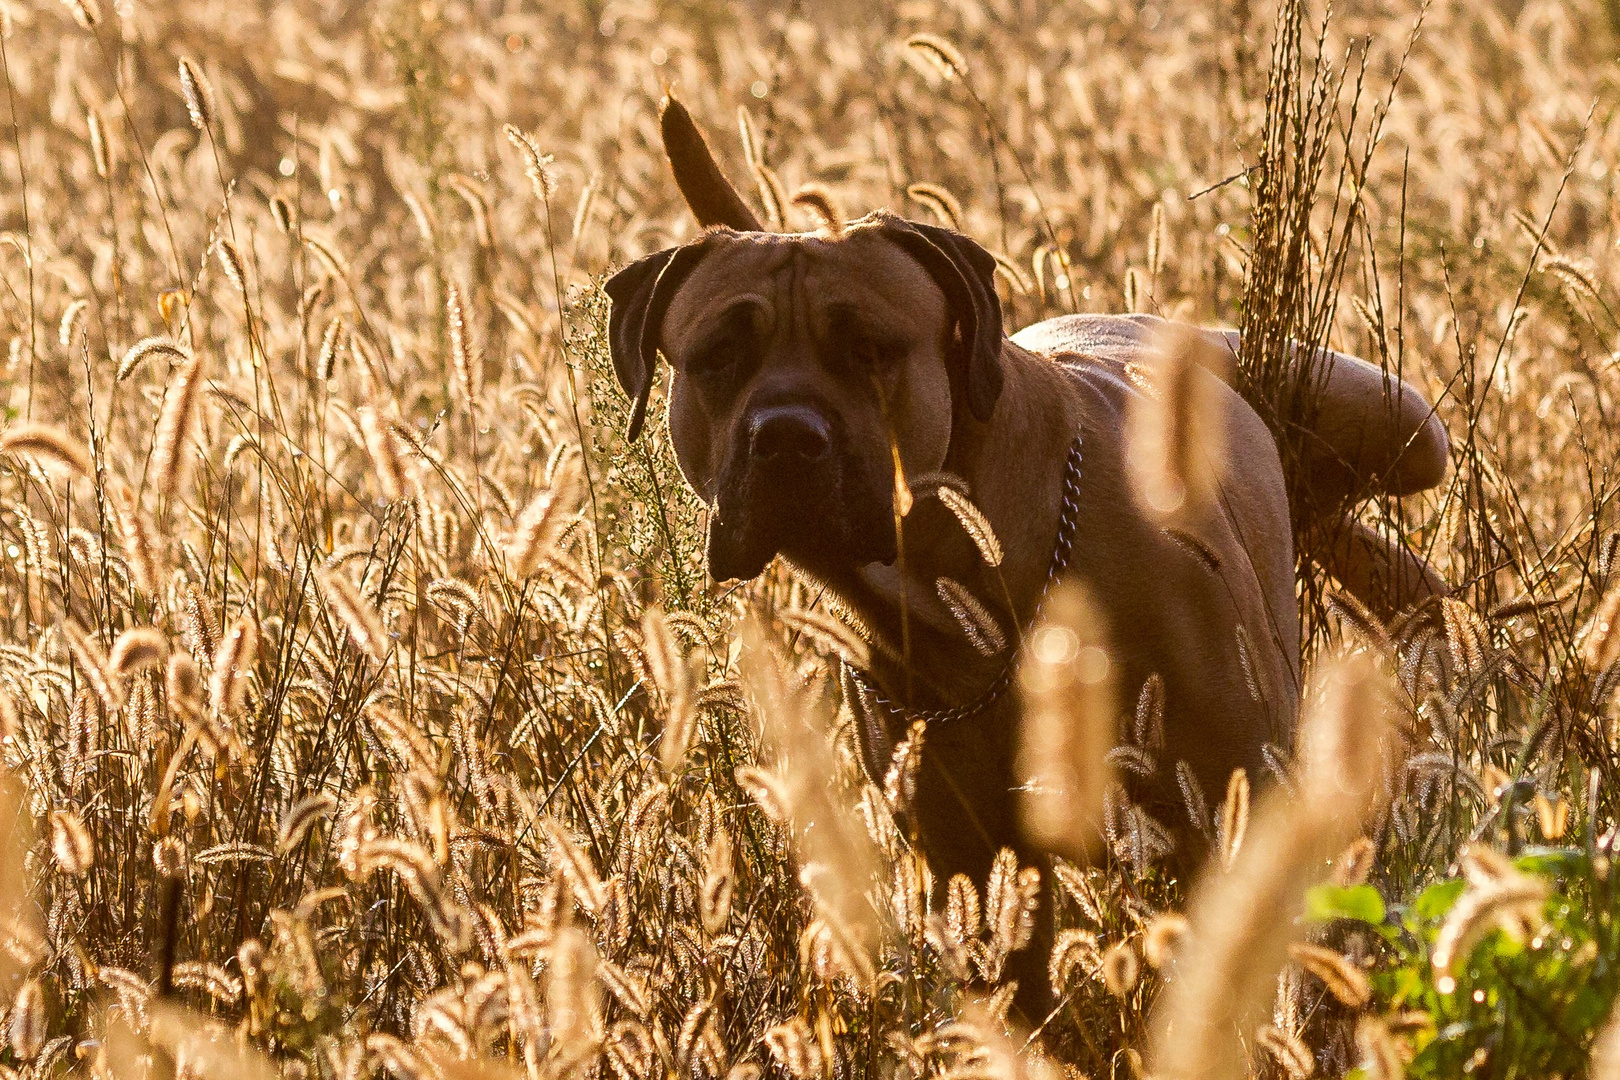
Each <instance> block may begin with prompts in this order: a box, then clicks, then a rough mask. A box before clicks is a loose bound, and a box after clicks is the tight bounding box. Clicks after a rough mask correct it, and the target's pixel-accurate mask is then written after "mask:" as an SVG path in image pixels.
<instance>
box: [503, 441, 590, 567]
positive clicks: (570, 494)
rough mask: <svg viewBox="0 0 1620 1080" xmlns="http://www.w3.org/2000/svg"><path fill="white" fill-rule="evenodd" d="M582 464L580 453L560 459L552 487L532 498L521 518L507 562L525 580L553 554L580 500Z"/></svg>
mask: <svg viewBox="0 0 1620 1080" xmlns="http://www.w3.org/2000/svg"><path fill="white" fill-rule="evenodd" d="M582 466H583V463H582V462H581V461H580V459H579V456H578V455H577V454H573V453H570V454H567V455H565V456H564V457H561V458H559V459H558V465H557V468H556V470H555V472H554V474H553V476H552V479H551V484H550V486H549V487H548V488H547V489H546V490H544V491H542V492H540V493H539V494H537V495H536V496H535V497H534V498H533V499H531V500H530V502H529V505H528V506H527V507H525V508H524V510H523V513H522V514H521V515H520V516H519V517H518V520H517V527H516V528H515V529H514V530H513V533H512V541H511V544H510V546H509V547H508V549H507V565H509V566H510V567H511V568H512V574H513V576H514V577H516V578H518V579H519V580H522V579H524V578H527V577H529V576H531V575H532V574H534V573H535V572H536V571H537V570H539V569H540V567H541V565H542V564H543V563H544V562H545V561H546V560H547V559H548V558H550V557H551V556H552V554H553V551H554V549H555V548H556V546H557V542H558V541H559V540H561V539H562V535H563V531H564V530H565V529H566V528H567V527H568V523H569V521H570V520H572V518H573V515H574V512H575V510H576V508H577V506H578V503H579V497H580V481H581V479H582Z"/></svg>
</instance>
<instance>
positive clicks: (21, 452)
mask: <svg viewBox="0 0 1620 1080" xmlns="http://www.w3.org/2000/svg"><path fill="white" fill-rule="evenodd" d="M0 454H16V455H17V456H19V457H25V458H28V459H30V460H32V461H35V462H38V463H39V464H40V465H43V466H46V467H47V468H49V469H51V470H53V471H55V472H57V473H59V474H62V475H66V476H72V477H78V478H80V479H83V478H85V477H88V476H90V475H91V474H93V473H94V472H95V466H94V465H93V464H92V463H91V461H90V453H89V451H87V450H85V448H84V444H82V443H80V442H79V441H78V440H76V439H74V438H73V437H72V436H70V435H69V434H68V433H67V432H65V431H63V430H62V429H61V428H59V427H53V426H52V425H50V424H35V423H28V422H26V421H25V422H23V423H20V424H13V425H12V426H11V427H9V428H7V429H6V430H5V432H4V433H0Z"/></svg>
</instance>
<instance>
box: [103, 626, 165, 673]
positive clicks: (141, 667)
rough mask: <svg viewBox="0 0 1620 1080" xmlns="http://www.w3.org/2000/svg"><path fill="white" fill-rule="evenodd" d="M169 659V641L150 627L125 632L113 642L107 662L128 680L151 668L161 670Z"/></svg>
mask: <svg viewBox="0 0 1620 1080" xmlns="http://www.w3.org/2000/svg"><path fill="white" fill-rule="evenodd" d="M168 659H169V639H168V638H166V637H164V636H163V634H162V633H160V632H159V631H157V630H154V629H153V628H151V627H149V626H138V627H134V628H132V629H129V630H125V631H124V632H123V633H122V634H119V635H118V640H117V641H115V642H113V647H112V652H111V653H109V654H108V657H107V661H108V663H109V664H110V665H111V667H112V669H113V671H115V672H117V673H118V674H119V676H121V677H122V678H124V679H128V678H130V677H131V676H133V675H134V674H136V673H137V672H140V671H145V670H147V669H149V668H161V667H163V665H164V664H165V663H167V662H168Z"/></svg>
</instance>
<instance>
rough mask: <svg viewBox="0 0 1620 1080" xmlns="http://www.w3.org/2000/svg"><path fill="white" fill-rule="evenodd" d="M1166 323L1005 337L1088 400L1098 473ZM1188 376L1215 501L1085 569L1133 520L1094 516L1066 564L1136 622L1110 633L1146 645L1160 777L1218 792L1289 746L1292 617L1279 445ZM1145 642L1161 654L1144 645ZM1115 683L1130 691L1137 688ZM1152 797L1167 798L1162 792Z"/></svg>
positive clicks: (1108, 322)
mask: <svg viewBox="0 0 1620 1080" xmlns="http://www.w3.org/2000/svg"><path fill="white" fill-rule="evenodd" d="M1164 325H1165V324H1164V322H1163V320H1160V319H1156V318H1153V317H1151V316H1118V315H1073V316H1065V317H1062V318H1058V319H1051V320H1048V321H1047V322H1043V323H1039V324H1037V325H1035V326H1032V327H1029V328H1027V329H1025V330H1024V331H1022V332H1020V333H1018V334H1016V335H1014V336H1013V338H1012V341H1013V343H1014V344H1016V345H1018V346H1020V347H1022V348H1024V349H1027V350H1029V351H1030V352H1034V353H1038V354H1041V355H1044V356H1047V357H1048V358H1050V359H1051V360H1052V361H1054V362H1055V363H1058V364H1061V365H1062V366H1063V367H1064V368H1066V369H1067V370H1068V372H1069V373H1070V374H1071V375H1072V376H1073V377H1074V379H1075V380H1076V383H1077V386H1078V387H1079V388H1080V390H1081V392H1082V397H1083V398H1084V399H1085V400H1086V401H1087V402H1088V403H1089V407H1088V408H1087V409H1086V410H1085V414H1086V416H1087V418H1088V419H1087V421H1086V423H1087V426H1088V428H1089V430H1086V431H1084V432H1083V433H1082V437H1083V439H1084V440H1085V444H1086V447H1087V450H1088V455H1087V458H1088V461H1090V462H1094V463H1096V465H1097V466H1099V467H1108V468H1122V467H1123V463H1124V460H1125V455H1126V445H1125V444H1126V423H1127V421H1126V417H1127V416H1128V414H1129V412H1130V410H1131V407H1132V399H1133V398H1136V397H1137V396H1138V395H1141V394H1142V393H1144V390H1143V388H1142V387H1141V386H1140V385H1139V380H1140V379H1141V378H1142V375H1141V372H1142V371H1143V369H1144V362H1145V361H1148V360H1149V359H1150V358H1151V356H1152V352H1153V350H1154V348H1155V343H1154V339H1155V335H1156V334H1158V333H1159V332H1160V330H1161V329H1162V328H1163V327H1164ZM1195 377H1197V378H1201V379H1206V380H1208V385H1207V386H1205V387H1203V388H1202V389H1203V390H1206V391H1208V394H1207V396H1208V398H1209V400H1210V401H1212V402H1213V403H1215V404H1216V406H1217V408H1218V410H1219V413H1220V415H1221V419H1222V421H1223V423H1224V431H1223V435H1224V439H1223V441H1224V444H1225V452H1224V458H1225V467H1224V469H1223V471H1222V475H1221V480H1220V482H1219V485H1218V494H1217V496H1216V498H1215V500H1214V502H1213V504H1212V505H1210V506H1209V507H1208V508H1207V509H1203V510H1200V509H1196V508H1192V507H1189V508H1188V509H1187V510H1186V511H1184V512H1178V513H1176V514H1173V515H1171V516H1170V517H1169V518H1168V519H1165V520H1163V521H1162V522H1160V525H1161V526H1162V527H1161V528H1159V529H1158V535H1157V536H1149V537H1147V538H1146V539H1144V538H1143V537H1142V536H1141V535H1140V534H1138V535H1137V536H1136V537H1134V538H1133V540H1132V543H1134V544H1135V545H1137V546H1139V547H1140V546H1143V545H1151V546H1152V547H1154V548H1157V549H1158V550H1156V551H1149V552H1134V553H1123V552H1121V553H1115V554H1110V555H1108V556H1105V557H1106V559H1107V562H1108V564H1109V565H1106V566H1104V565H1097V566H1092V567H1088V566H1087V563H1088V562H1091V561H1093V560H1095V559H1096V558H1097V556H1100V555H1103V553H1104V552H1107V551H1108V550H1109V548H1110V545H1111V544H1112V543H1113V542H1114V541H1115V540H1116V539H1117V538H1118V536H1119V532H1120V528H1119V525H1120V521H1121V519H1122V518H1124V517H1125V516H1127V515H1129V516H1130V517H1132V518H1134V517H1136V516H1137V514H1138V511H1137V509H1136V507H1134V506H1113V507H1107V508H1099V512H1098V513H1096V515H1095V517H1096V518H1097V520H1094V521H1092V522H1089V523H1088V525H1087V528H1088V529H1089V530H1091V531H1093V532H1094V536H1093V538H1092V542H1091V543H1092V547H1093V551H1092V558H1091V559H1088V557H1087V554H1086V552H1085V549H1084V545H1083V546H1082V547H1081V549H1080V550H1079V551H1078V552H1077V556H1076V560H1075V565H1076V569H1077V571H1078V572H1079V573H1080V574H1081V575H1082V577H1083V578H1086V579H1089V580H1088V584H1090V585H1091V586H1092V587H1093V589H1097V590H1101V591H1102V592H1103V593H1104V596H1103V599H1104V603H1105V606H1106V607H1111V608H1114V609H1115V610H1114V611H1113V612H1111V616H1112V618H1113V619H1114V620H1115V621H1127V620H1128V621H1130V622H1132V623H1134V624H1135V625H1131V626H1129V627H1128V628H1127V627H1120V629H1121V630H1128V632H1127V633H1124V634H1122V635H1120V636H1121V637H1122V638H1123V639H1127V640H1134V641H1138V642H1143V643H1147V644H1148V646H1149V647H1148V648H1147V649H1146V650H1144V651H1146V652H1147V653H1148V655H1144V656H1142V657H1140V658H1137V659H1136V662H1134V663H1132V662H1130V661H1129V660H1127V663H1126V664H1125V665H1124V666H1125V667H1126V668H1127V669H1130V668H1138V669H1139V670H1145V671H1146V672H1147V673H1148V674H1157V675H1159V676H1160V677H1161V678H1162V679H1164V680H1165V682H1166V684H1167V685H1166V688H1167V690H1169V691H1170V693H1169V694H1168V701H1169V703H1170V712H1169V713H1168V714H1167V715H1166V717H1165V733H1164V734H1165V740H1166V745H1165V747H1164V755H1165V756H1166V758H1167V759H1168V760H1166V761H1165V762H1164V763H1163V764H1164V771H1166V772H1169V771H1170V770H1172V769H1173V768H1174V763H1175V762H1176V761H1177V760H1186V761H1188V762H1189V763H1191V764H1193V765H1194V767H1195V771H1196V772H1197V773H1198V774H1199V780H1200V781H1201V783H1202V784H1203V786H1204V787H1205V788H1206V789H1209V788H1211V787H1213V788H1214V790H1215V791H1216V792H1218V791H1220V790H1222V789H1224V786H1225V782H1226V778H1227V776H1228V775H1229V773H1230V771H1231V769H1232V768H1235V767H1244V768H1246V769H1249V770H1250V771H1251V772H1253V771H1254V770H1255V769H1256V768H1257V767H1258V766H1259V764H1260V758H1261V755H1260V750H1261V747H1262V746H1263V745H1264V743H1265V742H1267V741H1270V742H1273V743H1275V744H1277V745H1278V746H1279V747H1280V748H1286V746H1287V745H1288V743H1289V741H1290V740H1291V738H1292V733H1293V726H1294V721H1295V718H1296V715H1297V711H1298V698H1299V616H1298V609H1297V604H1296V601H1295V593H1294V559H1293V535H1292V529H1291V525H1290V521H1289V513H1288V495H1287V487H1286V484H1285V482H1284V477H1283V470H1282V465H1281V462H1280V460H1279V458H1278V454H1277V449H1276V445H1275V443H1274V441H1273V439H1272V437H1271V434H1270V432H1269V430H1268V429H1267V428H1266V426H1265V424H1264V423H1263V422H1262V421H1261V419H1260V417H1259V415H1258V414H1257V413H1255V411H1254V410H1253V409H1252V408H1250V407H1249V406H1248V405H1247V404H1246V403H1245V402H1244V401H1243V399H1242V398H1241V397H1239V396H1238V395H1237V393H1236V392H1235V391H1233V390H1232V389H1231V388H1230V387H1229V386H1227V385H1226V384H1225V383H1224V382H1222V381H1221V380H1220V379H1219V378H1218V377H1217V376H1216V375H1215V374H1213V373H1210V372H1205V371H1202V370H1200V371H1199V372H1197V373H1196V374H1195ZM1110 489H1111V490H1113V491H1116V492H1123V491H1126V490H1128V486H1127V485H1124V484H1123V483H1122V484H1120V485H1119V486H1114V485H1110ZM1117 498H1118V497H1117V496H1116V500H1117ZM1132 554H1134V555H1136V557H1137V559H1132V558H1131V555H1132ZM1137 560H1140V562H1141V565H1142V566H1143V568H1144V573H1143V576H1142V578H1141V579H1139V580H1131V578H1132V577H1134V575H1130V574H1122V573H1121V572H1120V571H1121V570H1122V569H1123V567H1122V566H1121V563H1124V564H1125V565H1129V564H1130V562H1132V561H1137ZM1150 598H1152V599H1151V601H1150ZM1150 608H1151V609H1152V610H1151V615H1150V614H1149V609H1150ZM1147 617H1150V618H1153V619H1156V620H1158V621H1160V622H1163V623H1167V624H1169V625H1166V626H1165V627H1164V628H1163V629H1164V633H1162V634H1157V633H1155V634H1149V633H1144V632H1143V631H1144V627H1143V626H1142V625H1141V624H1140V621H1139V619H1140V618H1147ZM1153 641H1162V643H1163V647H1162V648H1152V647H1151V643H1152V642H1153ZM1121 689H1122V690H1124V691H1125V692H1126V693H1127V694H1131V693H1134V692H1136V691H1137V690H1138V687H1137V686H1124V687H1122V688H1121ZM1245 718H1247V719H1245ZM1257 779H1258V777H1257ZM1159 786H1165V785H1159ZM1144 794H1149V793H1144ZM1151 794H1156V795H1157V796H1158V798H1159V799H1161V800H1162V799H1165V798H1171V797H1174V795H1173V793H1172V791H1171V790H1163V791H1159V792H1156V793H1151ZM1150 801H1157V800H1151V799H1150ZM1172 816H1173V817H1181V816H1182V815H1179V814H1175V815H1172Z"/></svg>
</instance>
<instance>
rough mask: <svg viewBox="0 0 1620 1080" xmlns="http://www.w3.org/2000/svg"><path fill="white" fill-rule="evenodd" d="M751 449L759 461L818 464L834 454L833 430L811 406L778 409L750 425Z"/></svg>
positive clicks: (765, 411) (762, 414)
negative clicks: (832, 452)
mask: <svg viewBox="0 0 1620 1080" xmlns="http://www.w3.org/2000/svg"><path fill="white" fill-rule="evenodd" d="M748 448H749V450H750V451H752V452H753V455H754V457H755V458H757V459H763V460H767V461H771V462H774V463H780V464H786V463H789V462H798V463H802V464H807V465H808V464H814V463H815V462H818V461H820V460H821V459H822V458H825V457H826V456H827V455H828V454H829V453H830V452H831V451H832V430H831V428H829V427H828V425H827V421H826V418H825V417H823V416H822V415H821V414H820V413H819V412H817V411H816V410H815V409H812V408H810V407H809V406H807V405H774V406H771V407H769V408H765V409H761V410H760V411H759V412H757V413H755V414H754V416H753V417H752V418H751V419H750V420H749V421H748Z"/></svg>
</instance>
